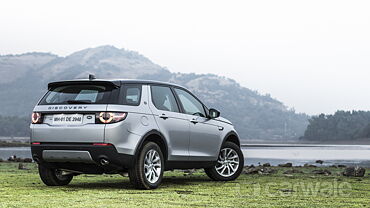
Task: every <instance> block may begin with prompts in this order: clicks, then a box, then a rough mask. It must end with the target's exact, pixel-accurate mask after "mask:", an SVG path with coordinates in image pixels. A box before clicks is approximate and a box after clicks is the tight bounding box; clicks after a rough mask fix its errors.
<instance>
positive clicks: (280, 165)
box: [279, 163, 293, 168]
mask: <svg viewBox="0 0 370 208" xmlns="http://www.w3.org/2000/svg"><path fill="white" fill-rule="evenodd" d="M279 167H285V168H290V167H293V164H292V163H285V164H279Z"/></svg>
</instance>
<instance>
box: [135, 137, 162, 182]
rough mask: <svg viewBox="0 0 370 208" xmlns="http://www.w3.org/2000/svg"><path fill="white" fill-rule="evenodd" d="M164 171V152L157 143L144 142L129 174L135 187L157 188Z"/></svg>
mask: <svg viewBox="0 0 370 208" xmlns="http://www.w3.org/2000/svg"><path fill="white" fill-rule="evenodd" d="M163 172H164V157H163V153H162V151H161V149H160V148H159V146H158V145H157V144H156V143H154V142H148V143H146V144H144V146H143V148H142V149H141V151H140V153H139V154H138V157H137V158H136V160H135V163H134V166H133V167H132V168H131V169H129V171H128V175H129V178H130V182H131V184H132V185H133V186H134V187H135V188H137V189H156V188H158V186H159V185H160V184H161V182H162V178H163Z"/></svg>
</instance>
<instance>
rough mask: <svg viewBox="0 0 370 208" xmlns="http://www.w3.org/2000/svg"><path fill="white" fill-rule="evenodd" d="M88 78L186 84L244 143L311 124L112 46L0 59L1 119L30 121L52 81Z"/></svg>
mask: <svg viewBox="0 0 370 208" xmlns="http://www.w3.org/2000/svg"><path fill="white" fill-rule="evenodd" d="M89 73H92V74H95V75H96V76H97V77H98V78H130V79H136V78H137V79H152V80H160V81H167V82H173V83H177V84H180V85H183V86H185V87H187V88H189V89H190V90H192V91H193V92H194V93H195V94H196V95H197V96H199V97H200V98H201V99H202V100H203V101H204V102H205V103H206V105H208V106H211V107H214V108H216V109H218V110H220V111H221V115H222V116H224V117H226V118H227V119H229V120H231V121H232V122H233V124H234V125H235V127H236V129H237V130H238V131H239V133H240V135H241V137H242V138H243V139H244V140H245V141H246V140H281V139H294V138H298V137H299V136H302V135H303V133H304V131H305V129H306V126H307V124H308V121H307V119H308V116H307V115H304V114H297V113H295V112H294V110H290V109H288V108H287V107H286V106H285V105H284V104H283V103H281V102H280V101H278V100H276V99H273V98H271V97H270V96H269V95H261V94H259V93H258V92H256V91H253V90H250V89H248V88H246V87H243V86H240V84H238V83H237V82H236V81H234V80H232V79H228V78H225V77H220V76H217V75H214V74H194V73H190V74H185V73H171V72H170V71H169V70H167V69H166V68H164V67H161V66H159V65H157V64H155V63H153V62H152V61H150V60H149V59H148V58H146V57H144V56H143V55H141V54H139V53H137V52H134V51H129V50H125V49H118V48H115V47H113V46H100V47H96V48H88V49H85V50H81V51H78V52H75V53H73V54H71V55H69V56H66V57H60V56H57V55H54V54H50V53H35V52H34V53H26V54H20V55H3V56H0V98H1V99H0V115H3V116H20V117H22V116H29V115H30V112H31V111H32V108H33V106H34V105H35V104H36V103H37V101H38V99H40V97H41V96H42V95H43V93H44V92H45V91H46V86H47V83H48V82H50V81H56V80H65V79H75V78H86V77H87V75H88V74H89ZM22 128H23V127H22ZM0 135H1V132H0ZM3 136H9V135H3Z"/></svg>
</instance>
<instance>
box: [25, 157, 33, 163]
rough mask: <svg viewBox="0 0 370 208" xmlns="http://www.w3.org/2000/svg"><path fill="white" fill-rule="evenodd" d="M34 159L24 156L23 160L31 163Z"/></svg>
mask: <svg viewBox="0 0 370 208" xmlns="http://www.w3.org/2000/svg"><path fill="white" fill-rule="evenodd" d="M32 161H33V160H32V159H31V158H24V159H23V162H25V163H31V162H32Z"/></svg>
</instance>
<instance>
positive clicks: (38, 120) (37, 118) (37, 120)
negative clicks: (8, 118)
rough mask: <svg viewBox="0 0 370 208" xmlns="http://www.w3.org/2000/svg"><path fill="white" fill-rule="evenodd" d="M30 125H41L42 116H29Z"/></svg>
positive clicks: (36, 114)
mask: <svg viewBox="0 0 370 208" xmlns="http://www.w3.org/2000/svg"><path fill="white" fill-rule="evenodd" d="M31 120H32V124H40V123H42V115H41V113H36V112H33V113H32V116H31Z"/></svg>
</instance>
